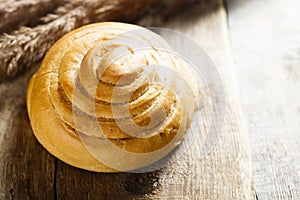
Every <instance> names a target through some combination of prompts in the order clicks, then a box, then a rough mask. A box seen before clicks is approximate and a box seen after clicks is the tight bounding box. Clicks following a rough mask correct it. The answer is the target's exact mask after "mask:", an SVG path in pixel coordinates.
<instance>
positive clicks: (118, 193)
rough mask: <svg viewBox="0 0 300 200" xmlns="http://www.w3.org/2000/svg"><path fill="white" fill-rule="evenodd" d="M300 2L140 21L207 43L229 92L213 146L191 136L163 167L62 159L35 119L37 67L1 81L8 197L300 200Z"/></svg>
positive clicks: (205, 8) (200, 9)
mask: <svg viewBox="0 0 300 200" xmlns="http://www.w3.org/2000/svg"><path fill="white" fill-rule="evenodd" d="M287 2H289V3H287ZM225 5H226V6H225ZM289 5H293V6H289ZM297 6H298V7H297ZM226 8H227V13H226ZM297 9H298V10H299V9H300V3H298V2H297V0H287V1H286V0H269V1H264V2H262V1H259V0H257V1H255V0H248V1H239V0H231V1H228V2H225V4H224V2H222V1H221V0H216V1H210V3H208V4H205V5H203V4H199V5H198V6H194V7H193V8H188V9H185V10H184V11H182V12H180V13H178V15H177V16H173V17H171V18H170V19H169V20H167V21H161V20H160V19H159V18H156V17H153V16H151V17H147V18H145V19H142V20H141V22H139V23H140V24H142V25H148V26H149V25H151V26H161V27H168V28H171V29H175V30H178V31H180V32H183V33H184V34H186V35H187V36H189V37H191V38H192V39H193V40H194V41H196V42H197V43H198V44H199V45H201V46H202V47H203V48H204V49H205V50H206V51H207V52H208V55H209V56H210V57H211V58H212V60H213V61H214V62H215V63H216V66H217V68H218V70H219V72H220V74H221V76H222V80H223V83H224V87H225V94H226V117H225V121H224V127H223V130H222V133H221V134H220V135H221V137H220V140H219V141H218V143H217V144H216V146H215V147H214V148H213V150H212V151H211V152H210V153H209V154H208V155H207V156H206V157H204V158H202V157H199V155H198V154H197V150H198V149H197V147H198V146H197V144H198V142H200V141H199V140H197V138H190V137H189V136H187V138H186V141H189V140H195V142H194V143H193V145H191V146H188V143H186V142H185V143H184V144H183V145H187V146H186V149H187V153H186V154H185V155H186V156H184V157H182V158H181V159H180V160H178V162H175V163H172V164H170V165H167V166H166V167H165V168H163V169H161V170H158V171H154V172H149V173H142V174H131V173H117V174H102V173H92V172H88V171H84V170H80V169H76V168H74V167H71V166H69V165H67V164H64V163H63V162H61V161H60V160H58V159H56V158H55V157H53V156H52V155H50V154H49V153H48V152H47V151H46V150H45V149H44V148H43V147H42V146H41V145H40V144H39V143H38V142H37V141H36V139H35V137H34V135H33V133H32V130H31V127H30V123H29V120H28V117H27V112H26V104H25V95H26V88H27V83H28V80H29V78H30V76H31V75H32V74H33V73H34V71H35V70H36V69H37V68H38V65H37V66H36V67H33V68H32V69H31V70H30V71H28V72H27V73H25V74H24V75H22V76H19V77H18V78H16V79H15V80H14V81H12V82H5V83H1V84H0V144H1V146H0V199H28V198H29V199H254V198H255V193H254V189H255V191H256V194H257V197H258V199H299V198H300V194H299V193H300V190H299V188H300V182H299V180H300V179H299V178H300V161H299V160H297V158H299V154H300V146H299V144H300V142H299V139H300V133H299V130H300V129H299V128H300V123H299V119H300V118H299V117H300V116H299V115H300V112H299V111H300V106H299V100H298V99H297V97H299V91H300V90H299V89H300V82H299V80H300V79H299V78H300V74H299V70H298V69H297V66H298V67H299V65H300V56H299V55H300V54H299V47H298V46H297V45H298V44H297V43H296V42H298V41H300V36H299V34H298V35H297V34H296V33H300V31H299V28H300V24H299V22H298V21H300V20H297V19H299V17H300V14H298V10H297ZM274 16H277V17H274ZM297 16H298V18H297ZM297 23H298V25H296V24H297ZM276 25H277V26H276ZM279 25H280V26H279ZM297 31H298V32H297ZM285 36H289V38H287V37H285ZM229 39H230V40H229ZM229 41H230V42H229ZM230 46H231V49H230ZM297 48H298V49H297ZM232 58H234V59H232ZM233 60H234V61H235V63H234V64H233ZM297 92H298V93H297ZM240 100H241V101H240ZM240 105H242V107H240ZM244 117H245V119H244ZM247 129H248V130H249V135H248V131H247ZM249 139H250V140H249ZM249 141H250V143H249ZM250 151H251V152H252V158H251V157H250ZM252 166H253V169H252ZM252 172H253V173H254V176H252ZM253 178H254V182H253Z"/></svg>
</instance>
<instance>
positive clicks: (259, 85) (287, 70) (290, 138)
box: [228, 0, 300, 200]
mask: <svg viewBox="0 0 300 200" xmlns="http://www.w3.org/2000/svg"><path fill="white" fill-rule="evenodd" d="M299 10H300V2H299V1H298V0H272V1H260V0H245V1H238V0H230V1H228V12H229V27H230V35H231V42H232V51H233V55H234V60H235V68H234V70H235V71H236V74H238V76H237V77H238V83H239V85H240V90H239V93H240V97H241V104H242V109H243V113H244V114H245V116H246V118H247V120H246V121H247V124H248V129H249V137H250V144H251V150H252V158H253V168H254V185H255V189H256V192H257V196H258V199H270V200H274V199H284V200H289V199H295V200H296V199H300V160H299V158H300V101H299V98H300V96H299V95H300V93H299V92H300V70H299V69H300V20H299V19H300V12H299Z"/></svg>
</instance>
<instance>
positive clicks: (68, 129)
mask: <svg viewBox="0 0 300 200" xmlns="http://www.w3.org/2000/svg"><path fill="white" fill-rule="evenodd" d="M137 29H142V28H141V27H138V26H135V25H129V24H123V23H114V22H108V23H97V24H92V25H88V26H84V27H82V28H79V29H77V30H74V31H72V32H70V33H69V34H67V35H65V36H64V37H62V38H61V39H60V40H59V41H58V42H57V43H56V44H55V45H54V46H53V47H52V48H51V49H50V50H49V51H48V53H47V55H46V56H45V58H44V60H43V62H42V64H41V67H40V69H39V71H38V72H37V73H36V74H35V75H34V76H33V77H32V79H31V81H30V84H29V86H28V92H27V108H28V114H29V118H30V121H31V125H32V128H33V131H34V134H35V136H36V137H37V139H38V140H39V142H40V143H41V144H42V145H43V146H44V147H45V148H46V149H47V150H48V151H49V152H50V153H51V154H53V155H55V156H56V157H58V158H59V159H61V160H62V161H64V162H66V163H68V164H70V165H72V166H75V167H79V168H82V169H86V170H91V171H97V172H116V171H117V170H116V169H113V168H111V167H108V166H106V165H104V164H102V163H101V162H100V161H99V160H97V159H96V158H95V157H94V156H93V155H92V154H93V153H91V152H90V149H89V147H88V146H89V145H87V144H84V142H83V140H85V139H86V138H87V140H88V141H92V142H91V145H90V146H91V148H93V149H95V148H96V146H97V141H99V140H100V141H103V140H106V139H108V140H109V141H110V142H111V143H112V144H113V145H115V146H116V147H118V148H119V149H121V150H123V151H127V152H134V153H149V152H155V151H157V150H160V149H163V148H164V147H165V146H166V145H169V144H171V145H170V147H168V151H164V153H162V155H159V156H157V158H155V160H158V159H160V158H161V157H163V156H164V155H165V154H166V153H168V152H169V151H170V150H172V149H173V148H175V146H177V145H178V144H179V142H180V141H181V139H182V137H183V135H184V134H185V132H186V128H187V127H185V126H186V125H185V126H184V129H183V130H181V131H180V125H181V124H182V123H183V122H184V123H187V122H186V121H185V120H188V121H189V120H190V116H188V117H186V116H183V110H182V107H181V106H182V105H181V104H179V102H178V101H177V99H176V98H177V97H176V95H174V94H173V91H172V89H169V88H164V87H162V86H160V85H157V84H152V83H151V80H153V79H149V78H148V79H143V78H142V77H141V76H140V74H142V73H143V69H140V68H139V67H140V66H141V65H142V66H144V65H149V64H160V61H161V60H164V61H165V60H167V64H168V65H172V64H174V61H173V60H172V59H169V60H168V59H166V58H165V55H163V54H160V53H159V52H156V50H153V49H152V50H151V51H150V52H148V53H145V54H143V53H140V52H134V50H133V48H131V47H129V46H128V48H127V51H129V54H128V55H129V56H125V59H124V57H123V58H121V59H120V60H117V61H116V60H112V61H111V60H110V57H109V56H110V55H112V54H115V53H118V52H117V51H118V50H119V49H118V48H119V47H120V48H123V47H124V45H125V47H127V46H126V45H127V43H126V42H125V44H123V43H122V41H123V40H122V37H121V39H120V38H116V39H115V38H114V37H115V36H117V37H118V35H119V34H122V33H124V32H126V31H132V30H137ZM137 36H138V34H137ZM148 40H151V38H150V39H149V38H148V39H147V40H146V42H145V41H140V43H147V42H149V41H148ZM105 41H108V46H106V48H107V49H105V52H104V53H103V52H102V54H99V51H100V50H103V49H100V50H99V48H100V47H101V45H103V44H106V43H105ZM120 41H121V42H120ZM118 42H120V43H118ZM160 42H161V41H160ZM162 43H163V42H162ZM97 45H98V46H97ZM143 45H145V44H143ZM148 45H149V44H148ZM150 45H153V44H150ZM99 46H100V47H99ZM102 48H104V47H102ZM114 48H116V49H114ZM113 51H116V52H113ZM99 55H100V57H101V58H103V60H102V61H100V62H97V58H98V57H99ZM104 58H105V59H104ZM105 64H107V66H108V68H107V70H106V71H104V72H103V73H101V72H99V70H101V66H103V65H105ZM95 68H97V70H96V71H95ZM173 68H175V69H176V68H178V66H174V67H173ZM99 75H103V76H99ZM152 75H153V74H150V75H149V76H148V77H152V78H153V77H154V75H153V76H152ZM123 77H125V79H123ZM149 80H150V82H149ZM137 82H138V83H139V84H140V85H138V87H136V86H135V85H136V83H137ZM115 88H117V89H119V88H120V89H119V90H118V91H119V92H117V93H118V94H119V96H117V97H118V98H114V96H113V95H114V90H115ZM126 98H127V99H126ZM123 105H127V106H128V109H129V115H128V113H127V115H126V113H125V112H124V113H123V112H118V113H119V114H118V115H114V114H115V113H114V112H113V109H112V107H113V108H114V109H117V110H121V109H123V107H122V106H123ZM162 109H163V110H164V115H162V113H161V110H162ZM150 116H151V117H154V119H158V120H157V121H155V120H153V121H151V119H153V118H151V119H150ZM127 117H130V118H127ZM131 122H134V123H135V124H137V125H139V126H141V127H146V128H147V129H141V130H144V131H142V132H139V131H140V129H137V131H133V130H134V129H133V128H132V129H130V125H131ZM120 124H121V125H120ZM120 126H122V127H120ZM123 126H124V127H125V128H124V127H123ZM187 126H188V125H187ZM99 127H100V129H101V131H99ZM128 129H129V132H135V134H136V135H140V136H143V137H144V138H137V137H135V136H134V135H132V134H131V133H128ZM146 133H147V134H148V135H147V134H146ZM145 134H146V135H145ZM174 138H175V139H174ZM173 140H174V141H173ZM87 149H89V151H88V150H87ZM98 153H99V152H98ZM100 153H101V152H100ZM105 153H107V154H110V152H105ZM157 155H158V154H157ZM110 156H111V157H114V155H113V154H112V155H110ZM142 161H143V160H136V162H142ZM126 167H127V168H126V169H129V170H132V169H136V168H137V167H141V166H140V165H136V166H134V165H133V164H130V165H129V166H126Z"/></svg>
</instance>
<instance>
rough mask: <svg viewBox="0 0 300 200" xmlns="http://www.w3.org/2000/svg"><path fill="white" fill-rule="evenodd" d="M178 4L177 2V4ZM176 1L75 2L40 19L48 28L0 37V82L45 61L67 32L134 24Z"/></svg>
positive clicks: (120, 0)
mask: <svg viewBox="0 0 300 200" xmlns="http://www.w3.org/2000/svg"><path fill="white" fill-rule="evenodd" d="M173 1H174V0H173ZM171 2H172V0H143V1H141V0H75V1H68V2H67V3H66V4H64V5H63V6H60V7H58V8H57V9H56V10H55V11H54V12H53V13H52V14H48V15H47V16H45V17H42V18H40V20H41V21H43V23H44V24H40V25H37V26H36V27H34V28H29V27H22V28H19V29H18V30H17V31H14V32H13V33H12V34H11V35H8V34H3V35H2V36H0V81H3V80H5V79H7V78H11V77H14V76H15V75H16V74H17V73H19V72H20V71H22V70H24V68H28V67H30V66H31V65H33V64H34V63H35V62H37V61H39V60H41V58H42V57H43V56H44V54H45V52H46V51H47V50H48V49H49V48H50V47H51V46H52V45H53V44H54V43H55V41H57V40H58V39H59V38H60V37H62V36H63V35H64V34H66V33H67V32H69V31H71V30H73V29H75V28H77V27H79V26H82V25H84V24H88V23H91V22H95V21H107V20H121V21H124V19H126V20H132V19H134V18H135V17H136V16H139V15H142V14H144V13H145V12H146V11H147V10H148V9H150V8H153V7H157V6H161V5H165V6H166V4H167V6H169V5H170V4H171Z"/></svg>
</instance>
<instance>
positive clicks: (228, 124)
mask: <svg viewBox="0 0 300 200" xmlns="http://www.w3.org/2000/svg"><path fill="white" fill-rule="evenodd" d="M200 13H205V14H200ZM191 16H192V17H191ZM149 21H150V22H149ZM149 21H147V20H146V21H143V22H142V24H145V23H146V24H147V25H156V24H155V23H157V21H159V20H153V19H152V20H149ZM158 25H160V26H165V27H170V28H173V29H176V30H179V31H181V32H184V33H185V34H187V35H188V36H190V37H192V38H193V39H195V40H196V41H197V42H198V43H199V44H201V45H202V46H204V47H205V49H206V50H207V51H208V52H209V54H210V55H211V57H212V58H213V60H214V61H215V62H216V63H217V65H218V68H219V70H221V73H222V74H224V79H226V81H225V85H226V86H227V87H226V89H227V90H226V91H227V98H228V104H227V105H226V108H227V114H226V119H225V126H224V131H223V133H222V134H221V138H220V140H219V143H217V145H216V146H215V148H214V149H213V151H212V152H211V153H210V154H209V155H207V156H206V157H205V158H202V157H201V156H200V155H199V153H198V151H199V149H198V145H199V144H200V143H201V141H200V139H199V138H191V137H189V136H188V137H187V138H186V139H185V142H184V144H183V145H185V146H184V148H185V149H186V153H185V154H184V155H185V156H182V157H180V160H177V162H173V163H171V164H169V165H167V166H166V167H165V168H164V169H162V170H159V171H155V172H149V173H142V174H129V173H118V174H101V173H91V172H86V171H83V170H79V169H75V168H73V167H70V166H68V165H66V164H64V163H62V162H60V161H58V163H57V174H56V181H57V182H56V189H57V197H58V199H74V198H79V199H87V198H91V199H105V198H119V199H135V198H139V199H148V198H150V199H217V198H219V199H252V198H253V190H252V184H251V180H252V175H251V167H250V158H249V153H248V150H247V139H245V138H246V137H245V135H246V132H245V131H244V130H243V126H242V124H241V120H240V118H239V111H238V106H237V105H238V104H237V100H236V95H235V94H234V93H235V92H234V89H233V88H234V87H233V85H234V84H233V81H231V77H232V75H231V72H230V68H231V57H230V52H229V44H228V38H227V25H226V13H225V10H224V7H223V4H222V3H221V2H220V1H218V2H216V3H215V4H213V3H212V4H208V5H207V6H206V7H203V6H196V7H195V8H194V9H193V10H188V11H186V12H184V13H182V14H180V15H178V16H177V17H174V18H172V19H170V20H169V21H167V22H162V23H159V24H158ZM191 140H194V143H193V145H191V146H189V144H190V143H189V142H191Z"/></svg>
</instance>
